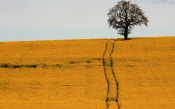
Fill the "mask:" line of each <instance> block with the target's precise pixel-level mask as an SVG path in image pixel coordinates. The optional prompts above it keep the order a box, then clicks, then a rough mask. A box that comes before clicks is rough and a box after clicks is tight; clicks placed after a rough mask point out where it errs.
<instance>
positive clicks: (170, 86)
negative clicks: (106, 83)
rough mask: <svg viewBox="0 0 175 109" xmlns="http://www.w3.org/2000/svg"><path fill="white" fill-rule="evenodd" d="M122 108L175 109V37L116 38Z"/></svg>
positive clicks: (116, 57)
mask: <svg viewBox="0 0 175 109" xmlns="http://www.w3.org/2000/svg"><path fill="white" fill-rule="evenodd" d="M114 48H115V50H114V53H113V55H112V58H113V60H114V66H115V67H114V71H115V75H116V77H117V80H118V81H119V84H118V85H119V91H118V92H119V93H118V94H119V96H118V101H119V105H120V107H121V109H175V38H168V37H167V38H143V39H141V38H140V39H139V38H138V39H132V40H129V41H116V43H115V47H114Z"/></svg>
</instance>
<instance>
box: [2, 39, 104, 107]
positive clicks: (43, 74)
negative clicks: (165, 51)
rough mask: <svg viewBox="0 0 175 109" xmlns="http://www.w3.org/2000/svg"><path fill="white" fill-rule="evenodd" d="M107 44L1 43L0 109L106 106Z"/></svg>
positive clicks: (65, 42) (90, 42)
mask: <svg viewBox="0 0 175 109" xmlns="http://www.w3.org/2000/svg"><path fill="white" fill-rule="evenodd" d="M106 42H107V40H74V41H36V42H5V43H3V42H2V43H0V66H1V68H0V109H9V108H10V109H81V108H83V109H96V108H98V109H103V108H105V107H106V101H105V100H106V90H107V83H106V81H105V76H104V68H103V65H102V56H103V52H104V49H105V48H104V46H105V44H106ZM32 65H36V67H31V66H32Z"/></svg>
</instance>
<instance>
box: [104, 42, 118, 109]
mask: <svg viewBox="0 0 175 109" xmlns="http://www.w3.org/2000/svg"><path fill="white" fill-rule="evenodd" d="M114 43H115V40H112V39H111V40H108V42H107V43H106V49H105V52H104V54H103V66H104V73H105V77H106V81H107V85H108V89H107V97H106V105H107V108H108V109H119V104H118V89H119V88H118V81H117V80H116V77H115V76H116V75H115V74H114V70H113V60H112V57H111V56H112V54H113V51H114Z"/></svg>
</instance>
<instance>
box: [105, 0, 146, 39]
mask: <svg viewBox="0 0 175 109" xmlns="http://www.w3.org/2000/svg"><path fill="white" fill-rule="evenodd" d="M107 15H108V17H109V19H108V23H109V26H111V27H112V28H114V29H117V30H118V34H120V35H124V38H125V40H127V39H128V34H130V33H131V30H132V28H133V27H134V26H135V25H139V26H141V25H142V24H144V25H145V26H147V23H148V18H147V17H146V16H145V15H144V12H143V11H142V9H141V8H140V7H139V6H138V5H137V4H132V3H131V1H125V0H121V1H119V2H118V3H117V5H115V6H114V7H113V8H111V9H110V10H109V13H108V14H107Z"/></svg>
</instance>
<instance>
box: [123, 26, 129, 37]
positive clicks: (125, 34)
mask: <svg viewBox="0 0 175 109" xmlns="http://www.w3.org/2000/svg"><path fill="white" fill-rule="evenodd" d="M124 37H125V40H127V39H128V27H126V28H125V31H124Z"/></svg>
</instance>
